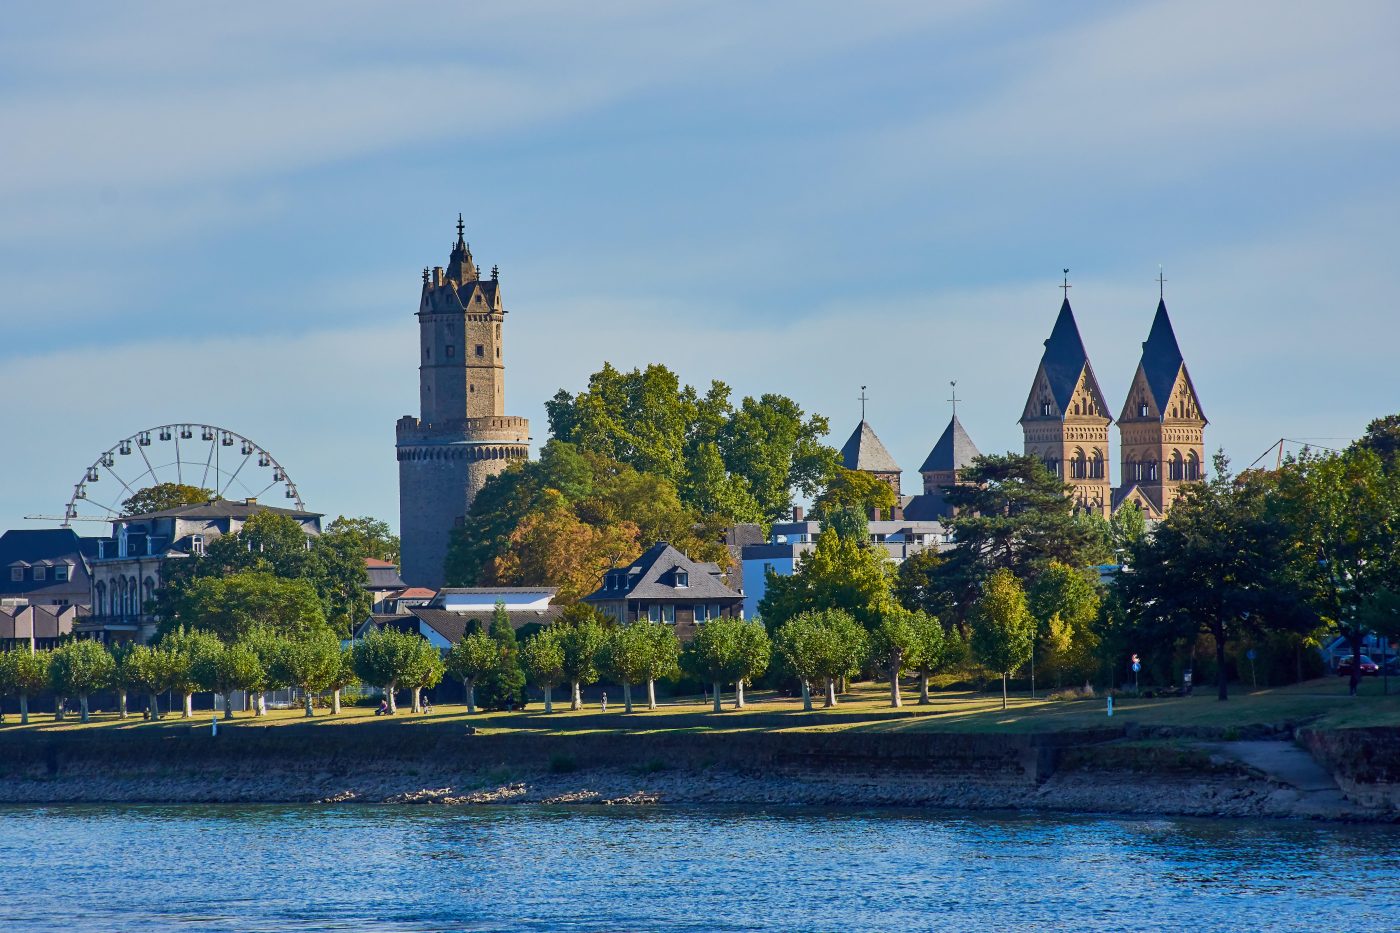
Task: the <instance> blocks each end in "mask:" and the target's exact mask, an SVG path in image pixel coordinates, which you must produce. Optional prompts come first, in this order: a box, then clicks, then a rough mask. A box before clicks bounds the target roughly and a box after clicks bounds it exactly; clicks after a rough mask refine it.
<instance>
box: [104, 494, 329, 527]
mask: <svg viewBox="0 0 1400 933" xmlns="http://www.w3.org/2000/svg"><path fill="white" fill-rule="evenodd" d="M259 512H276V513H277V514H278V515H290V516H292V517H293V518H297V519H302V518H320V517H321V514H322V513H320V512H299V511H297V510H296V509H283V508H279V507H278V506H275V505H263V504H262V503H261V502H253V503H248V502H245V501H243V500H241V499H215V500H214V501H213V502H197V503H195V504H194V505H177V506H176V507H175V508H173V509H161V510H160V511H159V512H147V513H146V514H144V515H128V516H126V517H124V518H121V519H119V520H120V521H123V522H141V521H146V520H148V519H152V518H237V519H247V518H251V517H252V516H254V515H257V514H258V513H259Z"/></svg>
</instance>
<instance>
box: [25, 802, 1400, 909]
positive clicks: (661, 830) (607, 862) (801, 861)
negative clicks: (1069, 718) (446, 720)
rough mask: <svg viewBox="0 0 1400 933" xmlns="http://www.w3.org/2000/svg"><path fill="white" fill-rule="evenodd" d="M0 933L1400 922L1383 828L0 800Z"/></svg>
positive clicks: (1397, 844) (1397, 861)
mask: <svg viewBox="0 0 1400 933" xmlns="http://www.w3.org/2000/svg"><path fill="white" fill-rule="evenodd" d="M0 866H3V867H2V868H0V930H5V931H24V930H82V931H86V930H100V931H104V933H106V931H113V930H121V931H140V930H177V929H178V930H187V931H203V930H237V931H262V930H268V931H283V930H394V931H437V930H687V931H692V930H693V931H702V930H703V931H708V930H804V931H805V930H840V931H864V930H900V931H907V930H921V929H962V930H980V929H1046V928H1079V929H1085V928H1094V929H1135V930H1163V929H1165V930H1174V929H1189V930H1193V931H1195V930H1252V929H1262V928H1265V927H1267V928H1269V929H1271V930H1274V931H1279V930H1294V929H1297V930H1304V929H1311V930H1319V929H1321V930H1342V929H1351V930H1360V929H1384V930H1389V929H1396V928H1400V828H1396V827H1373V826H1346V825H1323V824H1307V823H1285V822H1230V821H1202V820H1176V819H1150V820H1144V819H1110V818H1102V817H1077V818H1076V817H1045V816H1022V815H975V816H969V815H966V814H948V813H934V814H930V813H927V812H917V813H916V812H909V811H866V810H838V811H833V810H803V809H796V810H766V811H753V810H745V811H738V810H713V809H709V810H700V809H671V808H655V809H644V810H633V809H623V808H616V809H615V808H569V809H547V808H536V807H503V808H427V807H387V806H336V807H291V806H258V807H244V806H228V805H224V806H66V807H25V808H20V807H7V808H0Z"/></svg>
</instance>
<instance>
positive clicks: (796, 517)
mask: <svg viewBox="0 0 1400 933" xmlns="http://www.w3.org/2000/svg"><path fill="white" fill-rule="evenodd" d="M802 514H803V513H802V506H800V505H794V506H793V507H792V520H793V521H794V522H800V521H802Z"/></svg>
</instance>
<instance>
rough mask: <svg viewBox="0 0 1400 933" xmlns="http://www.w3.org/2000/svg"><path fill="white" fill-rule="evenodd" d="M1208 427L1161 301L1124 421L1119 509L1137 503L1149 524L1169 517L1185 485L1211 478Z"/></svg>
mask: <svg viewBox="0 0 1400 933" xmlns="http://www.w3.org/2000/svg"><path fill="white" fill-rule="evenodd" d="M1205 427H1206V416H1205V413H1204V412H1202V411H1201V403H1200V400H1199V399H1198V398H1197V397H1196V387H1195V386H1194V385H1192V384H1191V375H1190V373H1188V372H1187V371H1186V361H1185V360H1184V359H1183V358H1182V356H1181V348H1180V347H1178V346H1177V343H1176V333H1175V332H1174V331H1173V330H1172V322H1171V318H1170V317H1168V316H1167V303H1166V300H1165V299H1161V300H1159V301H1158V302H1157V314H1156V316H1155V317H1154V318H1153V319H1152V330H1151V331H1150V332H1149V333H1148V335H1147V342H1146V343H1144V344H1143V345H1142V359H1141V360H1140V361H1139V362H1138V367H1137V373H1136V375H1134V376H1133V384H1132V387H1131V388H1130V389H1129V390H1128V398H1127V401H1125V402H1124V403H1123V413H1122V414H1120V415H1119V416H1118V431H1119V435H1120V438H1121V440H1120V445H1119V446H1120V449H1121V454H1122V457H1123V488H1122V491H1121V492H1120V493H1119V502H1117V503H1114V505H1115V507H1116V506H1118V505H1119V504H1121V503H1122V502H1136V503H1137V504H1138V505H1139V506H1140V507H1141V508H1142V509H1143V511H1144V512H1145V513H1146V515H1147V517H1148V518H1149V519H1161V518H1163V517H1165V516H1166V514H1167V512H1168V511H1170V510H1171V505H1172V502H1173V501H1174V500H1175V499H1176V497H1177V495H1178V494H1179V492H1180V490H1181V485H1182V484H1183V483H1191V482H1196V481H1198V480H1201V479H1203V478H1204V477H1205V470H1204V466H1203V461H1204V459H1205Z"/></svg>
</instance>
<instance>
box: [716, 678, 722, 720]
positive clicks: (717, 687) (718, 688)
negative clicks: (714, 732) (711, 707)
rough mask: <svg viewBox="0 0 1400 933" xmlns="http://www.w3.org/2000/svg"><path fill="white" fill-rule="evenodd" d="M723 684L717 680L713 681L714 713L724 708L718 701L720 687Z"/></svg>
mask: <svg viewBox="0 0 1400 933" xmlns="http://www.w3.org/2000/svg"><path fill="white" fill-rule="evenodd" d="M723 686H724V684H722V683H720V682H719V681H718V680H717V681H715V712H716V713H718V712H721V711H722V710H723V709H724V707H722V706H720V702H719V694H720V688H721V687H723Z"/></svg>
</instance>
